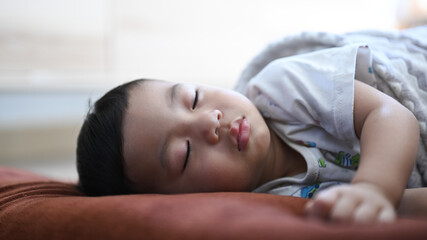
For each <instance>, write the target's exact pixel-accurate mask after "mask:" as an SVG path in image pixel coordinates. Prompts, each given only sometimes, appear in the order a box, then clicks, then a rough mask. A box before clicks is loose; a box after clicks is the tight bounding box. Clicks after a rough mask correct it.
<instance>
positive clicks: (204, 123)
mask: <svg viewBox="0 0 427 240" xmlns="http://www.w3.org/2000/svg"><path fill="white" fill-rule="evenodd" d="M221 118H222V112H221V111H220V110H218V109H214V110H211V111H207V112H206V113H205V114H203V116H202V117H201V119H200V121H199V123H200V125H201V126H200V127H201V134H202V137H203V138H204V139H205V140H206V141H207V142H208V143H210V144H215V143H217V142H218V140H219V128H220V126H221V125H220V120H221Z"/></svg>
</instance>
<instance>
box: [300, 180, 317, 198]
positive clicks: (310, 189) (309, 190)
mask: <svg viewBox="0 0 427 240" xmlns="http://www.w3.org/2000/svg"><path fill="white" fill-rule="evenodd" d="M319 187H320V184H318V183H316V184H314V185H311V186H307V187H303V188H301V197H303V198H312V197H313V195H314V193H315V192H316V191H317V189H318V188H319Z"/></svg>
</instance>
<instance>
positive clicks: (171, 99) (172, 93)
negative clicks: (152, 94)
mask: <svg viewBox="0 0 427 240" xmlns="http://www.w3.org/2000/svg"><path fill="white" fill-rule="evenodd" d="M179 86H180V84H179V83H176V84H174V85H173V86H172V87H171V88H170V89H169V107H172V105H173V103H174V102H175V96H176V92H177V89H178V87H179Z"/></svg>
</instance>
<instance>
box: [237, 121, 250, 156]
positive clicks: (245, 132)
mask: <svg viewBox="0 0 427 240" xmlns="http://www.w3.org/2000/svg"><path fill="white" fill-rule="evenodd" d="M250 135H251V124H250V122H249V119H247V118H245V117H243V119H242V121H241V122H240V125H239V135H238V138H237V145H238V150H239V151H242V150H243V149H245V148H246V145H247V144H248V142H249V137H250Z"/></svg>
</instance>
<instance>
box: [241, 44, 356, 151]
mask: <svg viewBox="0 0 427 240" xmlns="http://www.w3.org/2000/svg"><path fill="white" fill-rule="evenodd" d="M358 49H359V46H358V45H349V46H345V47H339V48H330V49H326V50H320V51H316V52H311V53H307V54H302V55H296V56H292V57H287V58H281V59H277V60H275V61H273V62H271V63H270V64H269V65H267V66H266V67H265V68H264V69H263V70H262V71H261V72H260V73H258V74H257V75H256V76H255V77H254V78H253V79H251V81H250V82H249V84H248V87H247V89H246V96H247V97H248V98H249V99H250V100H251V101H252V102H253V103H254V104H255V105H256V106H257V108H258V109H259V110H260V112H261V114H262V115H263V116H264V117H265V118H266V119H268V120H269V121H273V122H275V123H276V124H279V125H280V126H281V131H284V133H285V135H286V137H287V138H288V139H289V140H291V141H295V142H300V141H303V142H308V143H309V144H315V145H316V147H319V148H322V146H321V145H322V144H323V145H325V144H327V145H328V146H331V144H332V145H334V142H335V143H339V145H342V143H343V142H348V143H349V144H353V143H354V140H355V139H356V140H357V137H356V134H355V131H354V124H353V103H354V78H355V69H356V58H357V52H358ZM307 132H309V135H307ZM349 147H351V146H349ZM326 149H328V148H327V147H326ZM330 150H335V149H330Z"/></svg>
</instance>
